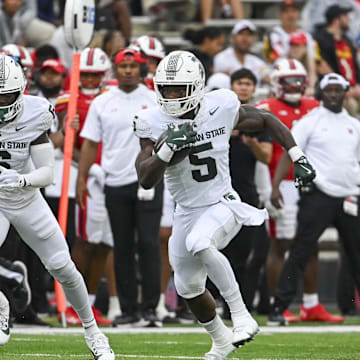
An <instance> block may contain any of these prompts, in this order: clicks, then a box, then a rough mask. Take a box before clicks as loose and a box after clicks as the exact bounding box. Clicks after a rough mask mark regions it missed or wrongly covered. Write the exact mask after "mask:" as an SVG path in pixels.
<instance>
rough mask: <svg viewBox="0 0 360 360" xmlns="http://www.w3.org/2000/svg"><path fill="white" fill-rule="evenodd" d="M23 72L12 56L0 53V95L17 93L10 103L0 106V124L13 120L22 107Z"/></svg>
mask: <svg viewBox="0 0 360 360" xmlns="http://www.w3.org/2000/svg"><path fill="white" fill-rule="evenodd" d="M25 88H26V79H25V74H24V72H23V70H22V68H21V65H20V64H19V63H18V62H17V61H15V60H14V59H13V58H12V57H10V56H7V55H5V54H0V95H8V94H12V93H18V96H17V98H16V99H15V101H13V102H12V103H11V104H8V105H3V106H0V124H6V123H8V122H10V121H13V120H14V119H15V118H16V116H17V115H19V114H20V113H21V111H22V109H23V104H24V91H25Z"/></svg>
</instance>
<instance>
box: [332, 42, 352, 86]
mask: <svg viewBox="0 0 360 360" xmlns="http://www.w3.org/2000/svg"><path fill="white" fill-rule="evenodd" d="M335 51H336V57H337V59H338V63H339V69H340V73H341V75H342V76H343V77H344V78H345V79H346V80H347V81H348V82H349V83H350V85H355V84H356V72H355V64H354V58H353V54H352V52H351V48H350V46H349V45H348V43H347V41H346V40H345V39H342V40H341V41H335Z"/></svg>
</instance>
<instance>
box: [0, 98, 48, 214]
mask: <svg viewBox="0 0 360 360" xmlns="http://www.w3.org/2000/svg"><path fill="white" fill-rule="evenodd" d="M54 117H55V111H54V107H53V106H52V105H51V104H50V103H49V102H48V101H47V100H46V99H43V98H40V97H37V96H31V95H24V106H23V111H22V113H21V114H20V115H19V116H18V117H17V118H16V119H15V120H14V121H12V122H10V123H8V124H6V125H3V126H0V165H1V166H3V167H5V168H8V169H13V170H16V171H17V172H18V173H19V174H27V173H29V172H31V171H33V170H34V165H33V163H32V161H31V158H30V144H31V143H32V142H33V141H34V140H36V139H37V138H38V137H39V136H40V135H41V134H43V133H44V132H46V131H48V130H49V129H50V127H51V124H52V122H53V119H54ZM37 191H39V190H38V189H35V188H32V187H25V188H15V189H12V190H4V189H0V208H1V207H4V208H21V207H22V206H25V205H26V204H27V203H28V202H30V201H31V199H32V197H33V196H34V194H35V193H36V192H37Z"/></svg>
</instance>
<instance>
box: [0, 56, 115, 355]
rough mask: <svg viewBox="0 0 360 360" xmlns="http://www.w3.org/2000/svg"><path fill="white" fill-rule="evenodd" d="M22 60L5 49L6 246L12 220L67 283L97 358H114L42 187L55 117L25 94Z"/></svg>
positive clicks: (1, 228) (1, 171)
mask: <svg viewBox="0 0 360 360" xmlns="http://www.w3.org/2000/svg"><path fill="white" fill-rule="evenodd" d="M25 86H26V80H25V76H24V73H23V70H22V68H21V66H20V65H19V64H18V63H17V62H15V61H14V60H13V59H12V58H11V57H9V56H7V55H4V54H0V246H1V245H2V244H3V242H4V241H5V238H6V235H7V233H8V230H9V227H10V224H11V225H13V226H14V228H15V229H16V231H17V232H18V234H19V235H20V237H21V238H22V239H23V240H24V241H25V243H26V244H27V245H28V246H29V247H30V248H31V249H32V250H34V251H35V253H36V254H37V255H38V256H39V257H40V259H41V261H42V262H43V264H44V265H45V267H46V268H47V270H48V271H49V273H50V274H51V275H52V276H53V277H54V278H55V279H56V280H57V281H59V282H60V283H61V285H62V288H63V289H64V292H65V295H66V298H67V299H68V300H69V301H70V302H71V304H72V306H73V307H74V309H75V310H76V312H77V313H78V315H79V317H80V319H81V320H82V323H83V326H84V330H85V340H86V343H87V345H88V347H89V349H90V351H91V352H92V354H93V356H94V359H96V360H114V359H115V355H114V353H113V351H112V350H111V348H110V346H109V343H108V339H107V338H106V337H105V336H104V335H103V334H102V333H101V332H100V330H99V328H98V326H97V324H96V321H95V319H94V314H93V312H92V310H91V307H90V304H89V299H88V294H87V291H86V286H85V283H84V280H83V278H82V276H81V275H80V273H79V271H78V270H77V269H76V268H75V266H74V263H73V262H72V260H71V258H70V254H69V249H68V247H67V244H66V240H65V238H64V235H63V234H62V232H61V229H60V227H59V225H58V223H57V221H56V219H55V217H54V216H53V214H52V212H51V210H50V208H49V206H48V205H47V203H46V201H45V200H44V199H43V197H42V196H41V194H40V191H39V188H42V187H46V186H48V185H50V184H51V183H52V181H53V177H54V174H53V172H54V151H53V147H52V145H51V144H50V142H49V139H48V136H47V133H48V131H49V129H50V127H51V124H52V121H53V119H54V117H55V112H54V108H53V106H52V105H51V104H50V103H49V102H48V101H47V100H45V99H43V98H40V97H37V96H30V95H24V90H25Z"/></svg>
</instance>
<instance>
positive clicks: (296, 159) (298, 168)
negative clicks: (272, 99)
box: [236, 105, 316, 187]
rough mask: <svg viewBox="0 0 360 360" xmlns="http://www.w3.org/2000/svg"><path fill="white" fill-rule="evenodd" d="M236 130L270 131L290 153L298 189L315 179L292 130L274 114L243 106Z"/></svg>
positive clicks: (312, 169)
mask: <svg viewBox="0 0 360 360" xmlns="http://www.w3.org/2000/svg"><path fill="white" fill-rule="evenodd" d="M236 129H238V130H243V131H252V130H253V131H254V130H255V131H258V130H262V129H269V131H270V134H271V136H272V138H273V140H274V141H276V142H277V143H279V144H280V145H281V146H282V147H283V148H284V149H285V150H286V151H287V152H288V154H289V156H290V158H291V160H292V161H293V163H294V165H295V167H294V178H295V185H296V186H297V187H301V186H304V185H307V184H309V183H311V182H312V180H313V179H314V178H315V176H316V172H315V170H314V168H313V167H312V165H311V164H310V163H309V161H308V160H307V158H306V156H305V155H304V153H303V152H302V150H301V149H300V148H299V147H298V146H297V144H296V142H295V140H294V137H293V136H292V134H291V132H290V130H289V129H288V128H287V127H286V126H285V125H284V124H283V123H282V122H281V121H280V120H279V119H278V118H277V117H276V116H275V115H274V114H273V113H271V112H269V111H266V110H262V109H259V108H255V107H253V106H250V105H242V106H241V107H240V110H239V116H238V121H237V124H236Z"/></svg>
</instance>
